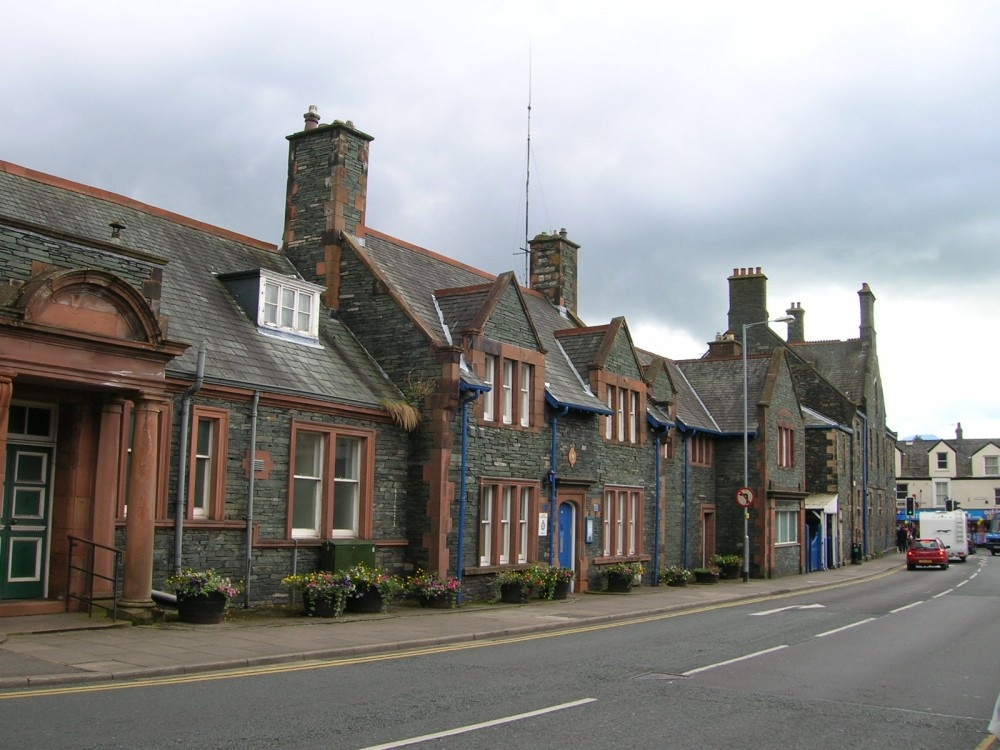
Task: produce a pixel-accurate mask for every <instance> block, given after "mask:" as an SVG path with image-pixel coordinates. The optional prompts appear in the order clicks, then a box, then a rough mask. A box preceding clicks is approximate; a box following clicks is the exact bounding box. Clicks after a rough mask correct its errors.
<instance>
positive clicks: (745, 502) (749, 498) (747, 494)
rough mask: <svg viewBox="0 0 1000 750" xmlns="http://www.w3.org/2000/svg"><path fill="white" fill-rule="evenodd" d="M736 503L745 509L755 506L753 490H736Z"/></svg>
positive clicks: (747, 488) (743, 488)
mask: <svg viewBox="0 0 1000 750" xmlns="http://www.w3.org/2000/svg"><path fill="white" fill-rule="evenodd" d="M736 502H737V504H738V505H740V506H742V507H744V508H749V507H750V506H751V505H753V490H752V489H750V488H749V487H740V488H739V489H738V490H736Z"/></svg>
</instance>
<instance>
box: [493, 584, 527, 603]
mask: <svg viewBox="0 0 1000 750" xmlns="http://www.w3.org/2000/svg"><path fill="white" fill-rule="evenodd" d="M530 597H531V588H529V587H528V586H523V585H522V584H520V583H501V584H500V601H502V602H503V603H504V604H524V603H525V602H526V601H528V599H529V598H530Z"/></svg>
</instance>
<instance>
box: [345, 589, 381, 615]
mask: <svg viewBox="0 0 1000 750" xmlns="http://www.w3.org/2000/svg"><path fill="white" fill-rule="evenodd" d="M383 609H385V603H384V602H383V601H382V592H380V591H379V590H378V589H358V590H357V591H355V592H354V595H353V596H350V597H348V598H347V604H346V606H345V607H344V611H346V612H353V613H355V614H373V613H376V612H381V611H382V610H383Z"/></svg>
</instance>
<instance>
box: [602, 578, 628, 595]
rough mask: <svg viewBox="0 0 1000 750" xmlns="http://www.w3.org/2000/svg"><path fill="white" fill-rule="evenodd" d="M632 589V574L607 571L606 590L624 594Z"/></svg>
mask: <svg viewBox="0 0 1000 750" xmlns="http://www.w3.org/2000/svg"><path fill="white" fill-rule="evenodd" d="M631 590H632V576H623V575H618V574H616V573H608V591H614V592H617V593H619V594H625V593H628V592H629V591H631Z"/></svg>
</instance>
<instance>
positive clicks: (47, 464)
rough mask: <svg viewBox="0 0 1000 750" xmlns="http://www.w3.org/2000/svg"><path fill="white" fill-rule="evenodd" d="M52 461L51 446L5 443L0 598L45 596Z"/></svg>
mask: <svg viewBox="0 0 1000 750" xmlns="http://www.w3.org/2000/svg"><path fill="white" fill-rule="evenodd" d="M52 456H53V450H52V447H51V446H44V445H22V444H18V443H8V444H7V474H6V477H5V480H4V491H3V507H2V509H0V511H2V512H0V599H39V598H41V597H43V596H45V579H46V571H47V569H48V560H49V518H50V514H51V512H52Z"/></svg>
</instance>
